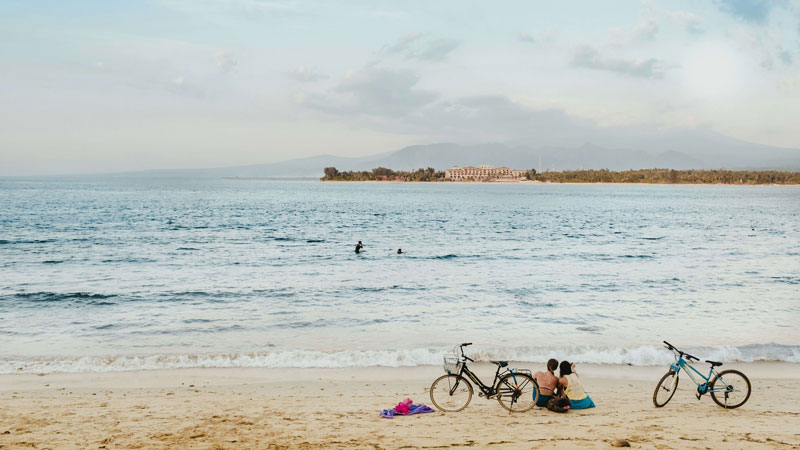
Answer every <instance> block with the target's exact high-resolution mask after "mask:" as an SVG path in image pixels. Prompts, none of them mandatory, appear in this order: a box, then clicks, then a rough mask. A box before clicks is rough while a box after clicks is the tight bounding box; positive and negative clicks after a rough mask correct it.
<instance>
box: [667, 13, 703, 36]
mask: <svg viewBox="0 0 800 450" xmlns="http://www.w3.org/2000/svg"><path fill="white" fill-rule="evenodd" d="M665 14H666V15H667V17H669V18H670V19H672V20H673V21H674V22H675V23H677V24H678V25H680V26H681V27H682V28H683V29H684V30H686V31H688V32H689V33H692V34H702V33H704V32H705V30H704V29H703V18H702V17H700V16H698V15H696V14H694V13H690V12H685V11H667V12H666V13H665Z"/></svg>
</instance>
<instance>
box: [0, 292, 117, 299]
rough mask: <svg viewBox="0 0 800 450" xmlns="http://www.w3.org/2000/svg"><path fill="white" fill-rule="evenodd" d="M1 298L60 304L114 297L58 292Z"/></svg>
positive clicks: (20, 294)
mask: <svg viewBox="0 0 800 450" xmlns="http://www.w3.org/2000/svg"><path fill="white" fill-rule="evenodd" d="M3 297H7V298H8V297H11V298H16V299H19V300H27V301H32V302H60V301H65V300H66V301H69V300H86V301H96V300H105V299H109V298H112V297H116V295H113V294H93V293H90V292H67V293H59V292H46V291H44V292H21V293H18V294H13V295H9V296H0V299H2V298H3Z"/></svg>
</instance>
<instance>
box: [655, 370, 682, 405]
mask: <svg viewBox="0 0 800 450" xmlns="http://www.w3.org/2000/svg"><path fill="white" fill-rule="evenodd" d="M677 390H678V374H677V372H675V371H674V370H670V371H669V372H667V373H665V374H664V376H663V377H661V381H659V382H658V385H657V386H656V390H655V392H653V404H654V405H656V408H661V407H662V406H664V405H666V404H667V403H669V401H670V400H672V396H673V395H675V391H677Z"/></svg>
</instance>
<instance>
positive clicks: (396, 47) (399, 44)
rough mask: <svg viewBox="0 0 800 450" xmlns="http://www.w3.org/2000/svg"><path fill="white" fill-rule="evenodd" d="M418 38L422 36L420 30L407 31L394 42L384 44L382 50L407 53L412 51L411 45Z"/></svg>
mask: <svg viewBox="0 0 800 450" xmlns="http://www.w3.org/2000/svg"><path fill="white" fill-rule="evenodd" d="M420 38H422V33H420V32H413V33H408V34H406V35H405V36H401V37H400V38H399V39H398V40H397V41H395V43H394V44H390V45H387V46H385V47H384V51H385V52H386V53H408V52H410V51H412V49H411V47H412V45H413V44H414V43H415V42H417V41H419V40H420Z"/></svg>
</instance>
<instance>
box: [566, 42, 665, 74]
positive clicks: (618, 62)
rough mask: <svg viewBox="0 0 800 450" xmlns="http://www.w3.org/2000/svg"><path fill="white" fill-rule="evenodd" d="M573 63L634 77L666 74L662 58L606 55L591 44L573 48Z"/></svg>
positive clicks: (577, 65) (573, 64)
mask: <svg viewBox="0 0 800 450" xmlns="http://www.w3.org/2000/svg"><path fill="white" fill-rule="evenodd" d="M571 64H572V66H574V67H583V68H587V69H596V70H605V71H609V72H617V73H622V74H625V75H630V76H632V77H640V78H662V77H663V76H664V63H663V62H662V61H661V60H658V59H656V58H648V59H622V58H613V57H606V56H603V55H601V54H600V52H598V51H597V49H595V48H594V47H592V46H589V45H581V46H578V47H576V48H574V49H573V51H572V61H571Z"/></svg>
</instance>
